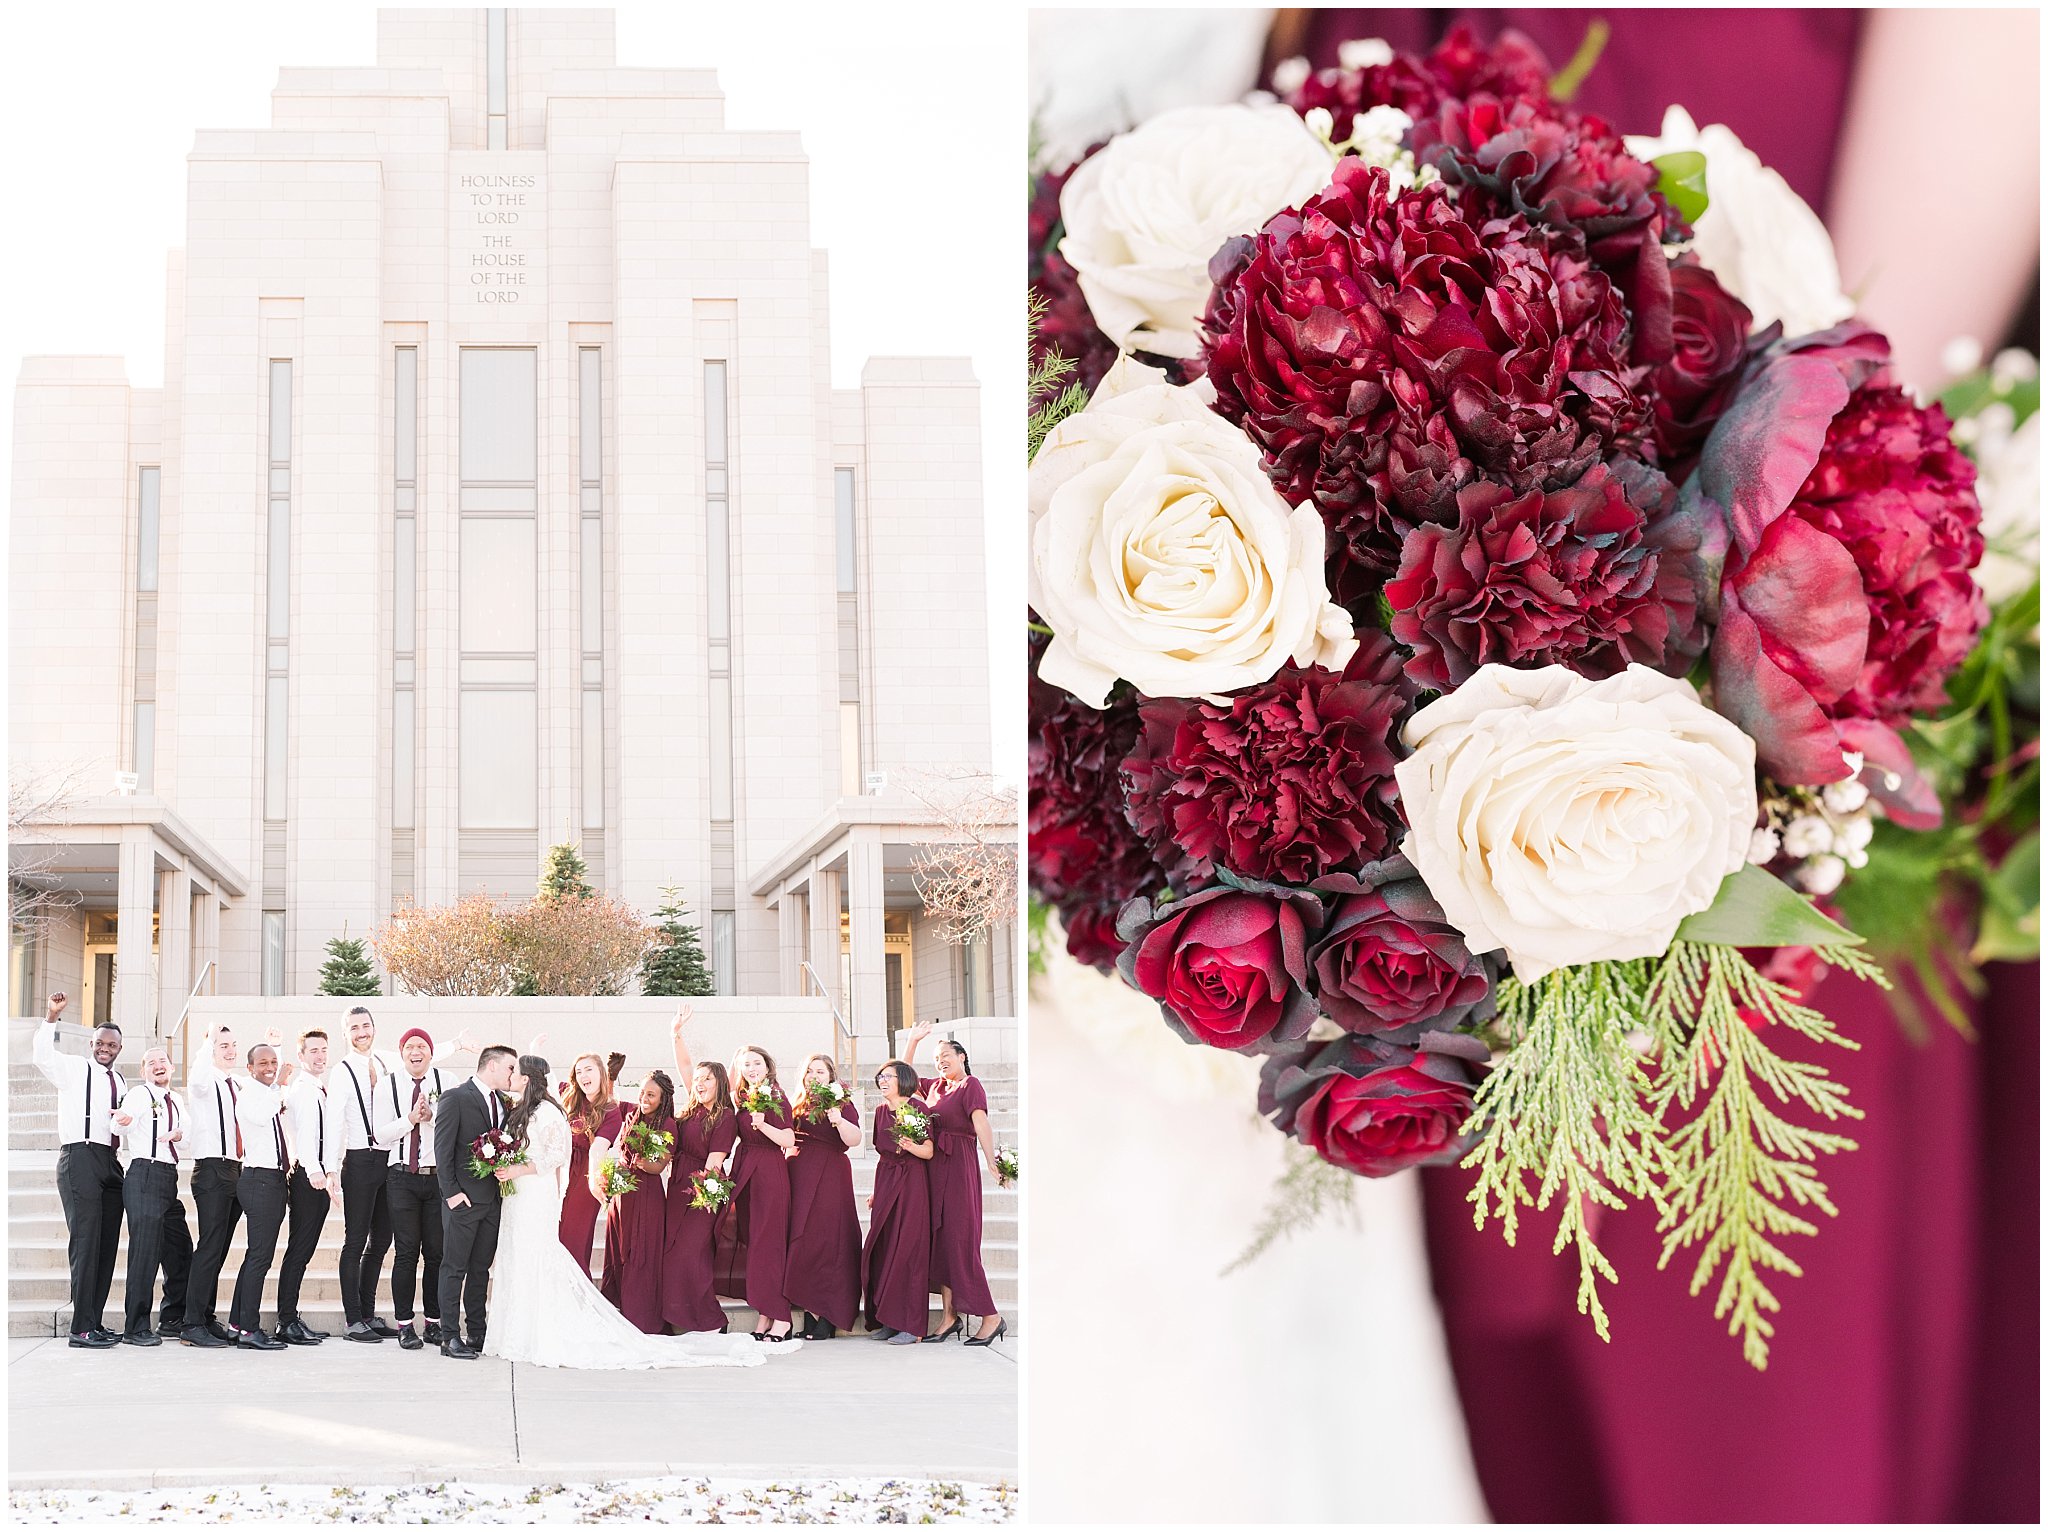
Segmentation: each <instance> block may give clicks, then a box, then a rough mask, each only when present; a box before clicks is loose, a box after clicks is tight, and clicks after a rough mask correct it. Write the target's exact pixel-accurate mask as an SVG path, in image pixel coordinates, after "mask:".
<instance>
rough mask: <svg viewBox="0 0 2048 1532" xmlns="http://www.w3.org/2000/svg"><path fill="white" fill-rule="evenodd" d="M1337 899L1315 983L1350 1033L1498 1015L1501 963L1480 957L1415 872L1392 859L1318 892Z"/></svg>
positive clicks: (1312, 966) (1320, 939)
mask: <svg viewBox="0 0 2048 1532" xmlns="http://www.w3.org/2000/svg"><path fill="white" fill-rule="evenodd" d="M1320 889H1321V891H1322V892H1323V893H1324V894H1325V895H1326V896H1327V895H1329V894H1337V895H1338V897H1337V899H1336V900H1335V902H1334V903H1333V904H1332V905H1331V906H1330V911H1329V916H1328V919H1327V921H1326V922H1325V924H1324V926H1323V929H1322V931H1321V933H1320V934H1319V935H1318V936H1317V937H1316V939H1315V945H1313V946H1312V947H1310V948H1309V954H1308V964H1309V978H1310V980H1311V983H1312V985H1313V988H1314V990H1315V996H1316V1002H1317V1004H1319V1005H1320V1006H1321V1007H1322V1011H1323V1014H1324V1015H1325V1016H1327V1017H1329V1018H1330V1020H1332V1021H1334V1022H1336V1023H1337V1025H1338V1026H1340V1027H1342V1028H1343V1029H1344V1030H1345V1031H1347V1032H1359V1033H1379V1032H1389V1031H1392V1030H1393V1029H1395V1028H1397V1027H1405V1026H1410V1025H1413V1024H1416V1023H1424V1024H1427V1025H1428V1026H1430V1027H1432V1028H1434V1029H1436V1030H1438V1031H1449V1030H1450V1029H1452V1028H1453V1027H1460V1026H1463V1025H1465V1023H1466V1022H1468V1021H1473V1020H1478V1019H1483V1018H1484V1017H1486V1016H1489V1015H1491V1014H1492V1013H1493V981H1494V976H1495V974H1496V973H1497V971H1498V964H1497V963H1496V962H1495V960H1493V959H1490V958H1484V957H1475V956H1473V954H1472V952H1471V950H1470V949H1469V948H1467V947H1466V945H1465V939H1464V937H1462V936H1460V935H1459V934H1458V930H1457V928H1456V927H1455V926H1453V925H1452V924H1451V923H1450V921H1449V920H1448V919H1447V918H1446V917H1445V915H1444V910H1443V906H1442V905H1440V904H1438V903H1437V901H1436V900H1435V898H1434V897H1432V896H1431V894H1430V892H1429V889H1428V887H1427V886H1426V885H1425V884H1424V883H1423V881H1422V879H1420V878H1419V877H1417V876H1416V875H1415V869H1414V868H1413V867H1412V866H1410V865H1409V863H1408V862H1407V860H1406V859H1405V858H1403V857H1398V856H1397V857H1391V858H1389V859H1388V860H1386V861H1384V862H1379V863H1375V864H1374V865H1372V866H1369V867H1366V868H1365V869H1363V870H1362V871H1361V872H1360V873H1359V874H1358V875H1357V876H1356V877H1347V878H1344V879H1343V880H1342V883H1341V886H1340V883H1339V880H1337V879H1334V878H1333V879H1328V880H1325V882H1324V883H1323V884H1322V885H1320Z"/></svg>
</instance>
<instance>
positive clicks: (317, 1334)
mask: <svg viewBox="0 0 2048 1532" xmlns="http://www.w3.org/2000/svg"><path fill="white" fill-rule="evenodd" d="M299 1328H300V1329H301V1330H304V1331H305V1332H306V1333H307V1334H308V1335H310V1336H312V1337H313V1339H315V1340H330V1339H332V1337H331V1336H330V1335H329V1334H328V1333H327V1332H326V1331H325V1330H316V1329H314V1328H313V1327H312V1326H311V1325H309V1324H307V1323H306V1321H305V1320H303V1319H302V1320H300V1321H299Z"/></svg>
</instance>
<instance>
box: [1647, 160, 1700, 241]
mask: <svg viewBox="0 0 2048 1532" xmlns="http://www.w3.org/2000/svg"><path fill="white" fill-rule="evenodd" d="M1650 163H1651V164H1652V165H1653V166H1655V167H1656V170H1657V190H1658V191H1660V192H1662V193H1663V194H1664V200H1665V201H1666V202H1668V203H1670V204H1671V205H1672V206H1673V207H1675V208H1677V209H1678V216H1679V217H1681V218H1683V219H1684V220H1685V221H1686V222H1687V223H1697V222H1698V221H1699V216H1700V214H1702V213H1704V212H1705V211H1706V210H1707V157H1706V156H1705V155H1704V154H1702V153H1700V152H1699V150H1697V149H1674V150H1672V151H1671V152H1670V153H1669V154H1660V155H1658V156H1657V158H1655V159H1654V160H1652V161H1650Z"/></svg>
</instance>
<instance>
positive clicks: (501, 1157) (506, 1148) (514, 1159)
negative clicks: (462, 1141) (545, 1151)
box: [469, 1128, 526, 1197]
mask: <svg viewBox="0 0 2048 1532" xmlns="http://www.w3.org/2000/svg"><path fill="white" fill-rule="evenodd" d="M525 1163H526V1146H525V1145H524V1144H522V1143H521V1142H520V1141H519V1140H518V1139H517V1138H516V1137H514V1136H513V1135H512V1133H510V1132H509V1131H508V1130H506V1129H504V1128H487V1129H485V1130H484V1131H483V1132H482V1133H479V1134H478V1135H477V1136H476V1137H475V1138H474V1139H472V1140H471V1141H470V1145H469V1173H470V1174H471V1175H473V1176H475V1177H476V1178H477V1179H478V1180H489V1179H491V1172H492V1171H494V1170H497V1169H498V1168H499V1167H501V1166H506V1165H524V1164H525ZM498 1192H499V1195H501V1196H505V1197H513V1196H517V1195H518V1193H519V1185H518V1183H517V1182H514V1181H500V1182H499V1183H498Z"/></svg>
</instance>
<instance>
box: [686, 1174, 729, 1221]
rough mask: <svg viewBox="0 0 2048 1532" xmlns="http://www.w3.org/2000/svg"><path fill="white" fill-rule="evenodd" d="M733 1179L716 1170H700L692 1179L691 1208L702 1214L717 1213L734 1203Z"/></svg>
mask: <svg viewBox="0 0 2048 1532" xmlns="http://www.w3.org/2000/svg"><path fill="white" fill-rule="evenodd" d="M733 1185H734V1182H733V1179H732V1177H731V1176H728V1175H722V1174H720V1173H719V1172H717V1171H715V1170H700V1171H698V1172H697V1173H696V1174H695V1175H694V1176H692V1177H690V1206H691V1207H692V1208H694V1209H696V1210H697V1211H698V1212H700V1213H715V1212H717V1211H718V1210H719V1209H720V1208H722V1207H724V1206H725V1205H726V1204H727V1203H728V1202H730V1201H732V1192H733Z"/></svg>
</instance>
